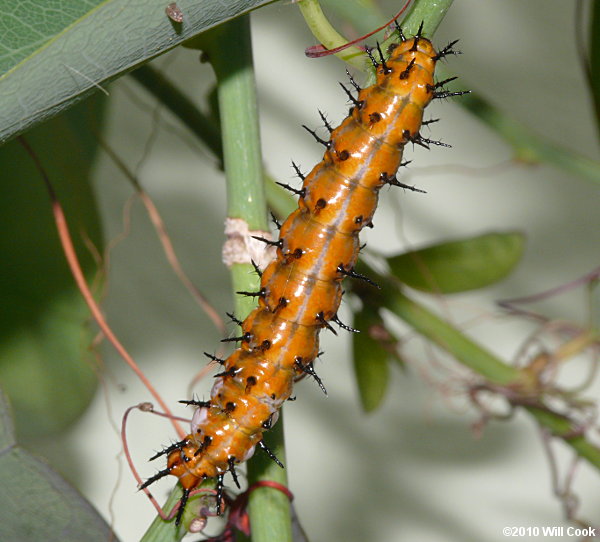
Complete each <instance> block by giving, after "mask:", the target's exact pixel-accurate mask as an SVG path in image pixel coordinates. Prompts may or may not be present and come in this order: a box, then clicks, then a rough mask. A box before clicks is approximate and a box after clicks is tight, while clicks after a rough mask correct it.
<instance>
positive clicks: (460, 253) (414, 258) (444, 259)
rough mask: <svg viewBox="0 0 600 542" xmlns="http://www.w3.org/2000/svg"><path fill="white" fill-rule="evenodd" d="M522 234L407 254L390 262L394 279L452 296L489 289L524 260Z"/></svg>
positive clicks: (487, 236) (487, 237) (476, 239)
mask: <svg viewBox="0 0 600 542" xmlns="http://www.w3.org/2000/svg"><path fill="white" fill-rule="evenodd" d="M524 245H525V238H524V236H523V234H521V233H519V232H508V233H489V234H485V235H481V236H478V237H473V238H469V239H461V240H458V241H450V242H446V243H441V244H437V245H432V246H430V247H427V248H424V249H421V250H414V251H411V252H406V253H404V254H400V255H398V256H394V257H392V258H389V259H388V264H389V266H390V269H391V271H392V273H393V275H394V276H396V277H397V278H398V279H400V280H401V281H402V282H404V283H405V284H407V285H408V286H410V287H411V288H415V289H417V290H422V291H424V292H430V293H440V294H451V293H456V292H464V291H467V290H475V289H477V288H483V287H484V286H489V285H490V284H493V283H495V282H498V281H499V280H501V279H503V278H504V277H506V276H507V275H508V274H509V273H510V272H511V271H512V270H513V268H514V267H515V265H516V264H517V263H518V262H519V260H520V259H521V256H522V254H523V249H524Z"/></svg>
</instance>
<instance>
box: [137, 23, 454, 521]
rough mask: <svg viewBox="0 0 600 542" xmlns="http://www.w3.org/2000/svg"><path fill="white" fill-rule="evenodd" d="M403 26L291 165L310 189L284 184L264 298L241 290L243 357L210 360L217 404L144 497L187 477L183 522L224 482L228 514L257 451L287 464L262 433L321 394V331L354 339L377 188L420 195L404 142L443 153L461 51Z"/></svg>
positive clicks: (202, 404) (166, 452)
mask: <svg viewBox="0 0 600 542" xmlns="http://www.w3.org/2000/svg"><path fill="white" fill-rule="evenodd" d="M396 27H397V30H398V34H399V37H400V41H399V42H398V43H395V44H392V45H391V46H390V47H389V49H388V54H389V57H388V58H387V59H386V58H385V56H384V54H383V52H382V50H381V48H380V46H379V45H378V46H377V48H376V51H377V53H378V56H379V58H378V59H376V58H375V56H374V55H373V53H372V51H370V50H367V54H368V55H369V58H370V60H371V62H372V63H373V66H374V67H375V70H376V82H375V84H373V85H372V86H370V87H368V88H365V89H361V88H360V87H359V86H358V84H357V83H356V82H355V81H354V80H353V79H352V78H351V77H350V82H351V84H352V86H353V87H354V88H355V90H356V91H357V92H358V96H356V97H355V96H354V94H353V93H352V92H351V91H350V90H349V89H348V88H347V87H346V86H345V85H343V84H341V86H342V88H343V89H344V91H345V93H346V94H347V96H348V98H349V100H350V102H351V104H352V106H351V109H350V112H349V115H348V116H347V117H346V118H345V119H344V120H343V122H342V123H341V124H340V125H339V126H338V127H337V128H335V129H334V128H332V127H331V126H330V124H329V123H328V122H327V120H326V118H325V116H324V115H323V114H322V113H321V118H322V120H323V122H324V123H325V126H326V128H327V129H328V131H329V132H330V138H329V140H324V139H321V138H320V137H319V136H318V135H317V134H316V133H315V132H314V131H312V130H310V129H309V128H307V127H306V126H305V127H304V128H306V129H307V130H308V131H309V132H310V133H311V134H312V135H313V136H314V137H315V139H316V140H317V141H318V142H320V143H322V144H323V145H324V146H325V154H324V156H323V159H322V160H321V162H320V163H318V164H317V165H316V166H315V167H314V168H313V170H312V171H311V172H310V173H309V174H308V175H306V176H305V175H303V174H302V173H301V171H300V169H299V168H298V167H297V166H296V165H295V164H293V165H294V168H295V169H296V172H297V174H298V176H299V177H300V178H301V179H302V181H303V183H302V188H301V189H300V190H296V189H294V188H292V187H290V186H288V185H284V186H286V187H287V188H289V189H290V190H292V191H293V192H295V193H296V194H297V195H298V208H297V209H296V210H295V211H294V212H292V214H291V215H290V216H289V217H288V218H287V219H286V220H285V222H284V223H283V224H282V225H281V227H280V232H279V239H278V240H277V241H269V240H267V239H262V240H263V241H265V242H266V243H269V244H273V245H275V247H276V257H275V259H274V260H273V261H272V262H271V263H270V264H269V265H268V266H267V268H266V269H265V271H264V272H262V274H261V284H260V290H259V291H257V292H240V293H242V294H245V295H253V296H256V297H257V298H258V308H256V309H255V310H254V311H253V312H251V313H250V315H249V316H248V317H247V318H246V319H245V320H244V321H243V322H238V323H239V324H240V325H241V329H242V334H241V336H239V337H236V338H235V340H237V341H240V343H241V344H240V346H239V348H238V349H237V350H235V351H234V352H233V353H232V354H231V355H230V356H229V357H228V358H227V359H219V358H217V357H215V356H209V357H211V358H212V359H213V360H215V361H218V362H219V363H220V364H221V365H222V366H223V370H222V372H220V373H219V374H218V375H216V376H215V378H216V380H215V382H214V385H213V387H212V390H211V393H210V399H209V400H208V401H195V400H194V401H183V402H185V403H187V404H189V405H192V406H195V407H197V408H196V411H195V413H194V415H193V418H192V422H191V431H190V434H189V435H187V436H186V437H185V438H184V439H183V440H181V441H180V442H176V443H174V444H173V445H171V446H169V447H166V448H165V449H163V450H162V451H161V452H159V453H157V454H155V455H154V457H152V458H151V459H156V458H158V457H161V456H167V466H166V468H165V469H163V470H161V471H159V472H158V473H157V474H155V475H154V476H152V477H151V478H149V479H148V480H146V481H145V482H144V483H143V484H142V485H141V488H145V487H147V486H149V485H150V484H152V483H153V482H155V481H157V480H159V479H161V478H163V477H165V476H168V475H172V476H176V477H177V478H178V480H179V483H180V484H181V486H182V488H183V496H182V498H181V505H180V508H179V510H178V513H177V516H176V520H175V521H176V524H179V522H180V521H181V517H182V514H183V510H184V508H185V505H186V502H187V500H188V497H189V495H190V492H191V491H192V490H193V489H194V488H196V487H197V486H198V485H199V484H200V483H202V482H203V481H204V480H206V479H210V478H215V479H216V493H217V513H219V511H220V509H221V501H222V498H223V484H224V482H223V480H224V476H225V474H226V473H227V472H229V473H231V475H232V477H233V480H234V482H235V483H236V484H237V483H238V480H237V474H236V465H238V464H239V463H242V462H244V461H246V460H247V459H249V458H250V457H251V456H252V454H253V453H254V450H255V447H256V446H258V447H259V448H262V449H263V450H264V451H265V452H266V453H267V454H268V455H269V456H270V457H271V458H272V459H273V460H274V461H276V462H277V463H278V464H279V465H280V466H283V465H281V463H280V462H279V460H278V459H277V458H276V457H275V456H274V454H273V453H272V452H271V451H270V450H269V449H268V448H267V446H266V445H265V444H264V442H263V440H262V438H263V433H264V432H265V431H266V430H268V429H269V428H270V427H272V426H273V424H275V423H276V421H277V418H278V410H279V408H280V407H281V405H282V404H283V402H284V401H285V400H287V399H288V398H290V396H291V394H292V388H293V384H294V381H295V380H296V379H297V378H298V377H301V376H303V375H311V376H312V377H313V378H315V380H316V381H317V383H318V384H319V385H320V386H321V387H322V388H323V385H322V383H321V381H320V379H319V378H318V376H317V375H316V373H315V371H314V369H313V361H314V360H315V358H316V356H317V355H318V354H319V332H320V331H321V330H322V329H323V328H327V329H329V330H331V331H333V332H334V333H335V330H334V328H333V327H332V324H331V323H332V322H333V323H336V324H338V325H339V326H340V327H342V328H345V329H350V330H351V328H349V327H348V326H346V325H344V324H343V323H342V322H341V321H340V319H339V318H338V316H337V312H338V308H339V306H340V302H341V298H342V280H343V279H344V278H345V277H352V278H357V279H364V280H367V281H369V279H368V278H367V277H364V276H362V275H360V274H358V273H357V272H356V271H355V270H354V266H355V264H356V262H357V259H358V253H359V249H360V245H359V238H358V236H359V233H360V231H361V230H362V229H363V228H364V227H365V226H372V222H371V221H372V218H373V214H374V213H375V209H376V207H377V202H378V193H379V190H380V189H381V188H382V187H383V186H385V185H396V186H403V187H405V188H411V187H408V186H406V185H404V184H402V183H401V182H399V181H398V180H397V179H396V176H395V175H396V172H397V170H398V168H399V167H400V166H401V165H403V162H402V156H403V150H404V147H405V145H406V144H407V143H409V142H412V143H415V144H419V145H422V146H425V147H428V146H429V145H430V144H439V145H445V144H443V143H441V142H438V141H432V140H430V139H427V138H425V137H423V136H421V134H420V132H419V130H420V128H421V126H422V125H424V124H426V122H424V121H423V111H424V109H425V107H426V106H427V105H428V104H429V103H430V101H431V100H432V99H433V98H445V97H448V96H452V95H457V94H461V92H448V91H446V90H444V89H443V86H444V84H445V83H447V82H448V81H449V80H446V81H442V82H438V83H436V82H435V81H434V70H435V65H436V62H437V61H438V60H440V59H441V58H443V57H445V56H447V55H449V54H455V51H454V50H453V48H452V47H453V45H454V44H455V43H456V41H454V42H452V43H450V44H448V45H447V46H446V47H444V48H443V49H441V50H440V51H439V52H436V50H435V49H434V47H433V45H432V44H431V42H430V41H429V40H428V39H426V38H425V37H423V36H422V25H421V28H420V29H419V31H418V32H417V34H416V35H415V36H414V37H412V38H410V39H407V38H406V37H405V36H404V35H403V33H402V31H401V29H400V27H399V25H398V24H396ZM440 89H441V90H440ZM369 282H370V281H369ZM323 389H324V388H323Z"/></svg>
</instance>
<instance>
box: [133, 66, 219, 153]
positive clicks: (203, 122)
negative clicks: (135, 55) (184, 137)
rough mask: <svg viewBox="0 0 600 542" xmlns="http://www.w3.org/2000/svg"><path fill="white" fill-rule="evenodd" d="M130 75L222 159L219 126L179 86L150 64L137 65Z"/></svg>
mask: <svg viewBox="0 0 600 542" xmlns="http://www.w3.org/2000/svg"><path fill="white" fill-rule="evenodd" d="M130 75H131V77H133V78H134V79H135V80H136V81H137V82H138V83H139V84H140V85H142V86H143V87H144V88H145V89H146V90H147V91H148V92H150V93H151V94H152V95H153V96H154V97H155V98H156V99H157V100H159V101H160V102H162V104H163V105H164V106H165V107H167V108H168V109H170V110H171V112H172V113H173V114H174V115H175V116H176V117H178V118H179V119H180V120H181V122H182V123H183V124H184V125H185V126H187V127H188V128H189V129H190V130H191V131H192V133H193V134H195V135H196V136H197V137H198V139H200V141H202V142H203V143H204V144H205V145H206V146H207V147H208V149H209V150H210V151H211V152H212V153H213V154H214V155H215V156H216V157H217V158H219V160H222V159H223V147H222V145H221V131H220V130H219V126H218V125H217V124H216V123H215V122H214V121H213V120H212V119H211V118H210V117H208V116H207V115H205V114H204V113H202V111H200V110H199V109H198V108H197V107H196V106H195V105H194V103H193V102H192V101H191V100H190V99H189V98H188V97H187V96H186V95H185V94H184V93H183V92H181V90H179V88H177V87H176V86H175V85H173V83H171V81H169V80H168V79H167V78H166V77H165V76H164V75H163V74H162V73H161V72H159V71H158V70H155V69H154V68H153V67H152V66H151V65H150V64H145V65H144V66H141V67H139V68H138V69H137V70H135V71H133V72H131V74H130Z"/></svg>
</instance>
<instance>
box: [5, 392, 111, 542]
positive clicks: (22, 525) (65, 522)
mask: <svg viewBox="0 0 600 542" xmlns="http://www.w3.org/2000/svg"><path fill="white" fill-rule="evenodd" d="M0 480H2V483H1V484H0V540H3V541H6V542H10V541H19V542H39V541H40V540H43V541H44V542H81V541H82V540H85V541H86V542H94V541H98V542H106V541H107V540H114V541H115V542H117V538H116V536H115V535H114V533H112V532H111V530H110V528H109V527H108V525H107V524H106V523H105V521H104V520H103V519H102V518H101V517H100V515H99V514H98V513H97V512H96V511H95V510H94V508H93V507H92V506H91V504H90V503H88V502H87V501H86V500H85V499H84V498H83V497H82V496H81V495H80V494H79V493H78V492H77V491H76V490H75V489H74V488H73V487H71V486H70V485H69V484H68V483H67V482H66V481H65V480H64V479H63V478H62V477H61V476H60V475H59V474H58V473H56V472H55V471H53V470H52V469H51V468H50V467H49V466H48V465H47V464H46V463H44V461H43V460H42V459H40V458H39V457H35V456H34V455H32V454H30V453H29V452H27V451H26V450H23V449H22V448H20V447H19V446H17V444H16V442H15V436H14V429H13V425H12V420H11V413H10V407H9V405H8V402H7V399H6V397H5V396H4V394H3V392H2V390H1V389H0Z"/></svg>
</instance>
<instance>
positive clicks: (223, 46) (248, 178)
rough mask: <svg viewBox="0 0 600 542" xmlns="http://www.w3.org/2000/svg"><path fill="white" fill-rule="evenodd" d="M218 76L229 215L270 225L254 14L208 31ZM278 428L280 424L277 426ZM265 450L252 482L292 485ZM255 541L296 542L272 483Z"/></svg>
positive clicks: (251, 467) (277, 447)
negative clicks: (252, 26) (252, 31)
mask: <svg viewBox="0 0 600 542" xmlns="http://www.w3.org/2000/svg"><path fill="white" fill-rule="evenodd" d="M203 42H204V43H205V45H204V46H203V47H202V48H203V50H204V51H205V52H206V53H207V54H208V57H209V60H210V61H211V63H212V65H213V67H214V70H215V73H216V74H217V81H218V98H219V113H220V119H221V130H222V134H223V158H224V165H225V174H226V178H227V195H228V205H227V215H228V216H229V217H230V218H241V219H243V220H245V221H246V222H247V223H248V227H249V229H251V230H267V229H268V222H267V218H266V217H267V212H266V211H267V207H266V200H265V193H264V184H263V168H262V158H261V152H260V138H259V125H258V111H257V105H256V104H257V102H256V84H255V80H254V69H253V63H252V43H251V39H250V20H249V17H248V16H244V17H240V18H239V19H236V20H234V21H231V22H230V23H228V24H227V25H224V26H223V27H219V28H217V29H216V30H215V31H213V32H210V33H209V35H208V36H206V37H204V36H203ZM231 273H232V282H233V289H234V291H241V290H244V291H248V290H256V289H257V287H258V277H257V276H256V273H255V272H254V271H253V268H252V266H251V265H250V264H234V265H233V266H232V269H231ZM253 308H254V303H253V302H252V301H250V300H249V298H244V297H242V296H237V297H236V314H237V315H238V317H240V318H244V317H245V316H246V315H247V314H248V313H249V312H250V311H251V310H252V309H253ZM276 428H277V429H278V430H276ZM276 428H274V429H273V430H272V431H269V432H267V433H265V437H264V440H265V443H266V444H267V446H268V447H269V448H270V449H271V450H273V451H275V453H276V455H277V456H278V457H279V458H283V457H284V445H283V432H282V422H281V421H280V422H279V424H278V425H277V426H276ZM266 459H267V461H266V462H265V457H264V456H263V454H261V453H260V452H259V453H257V454H256V456H255V457H254V458H253V459H252V460H250V461H249V462H248V483H249V484H253V483H255V482H257V481H261V480H272V481H275V482H278V483H280V484H282V485H287V478H286V473H285V471H283V470H282V469H280V468H279V467H277V465H275V463H274V462H273V461H271V460H270V459H269V458H266ZM249 512H250V528H251V532H252V540H253V542H288V541H290V542H291V539H292V534H291V533H292V531H291V516H290V503H289V501H288V498H287V497H286V496H285V495H283V493H281V492H279V491H276V490H274V489H271V488H259V489H257V490H255V491H253V492H252V493H251V495H250V500H249Z"/></svg>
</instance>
